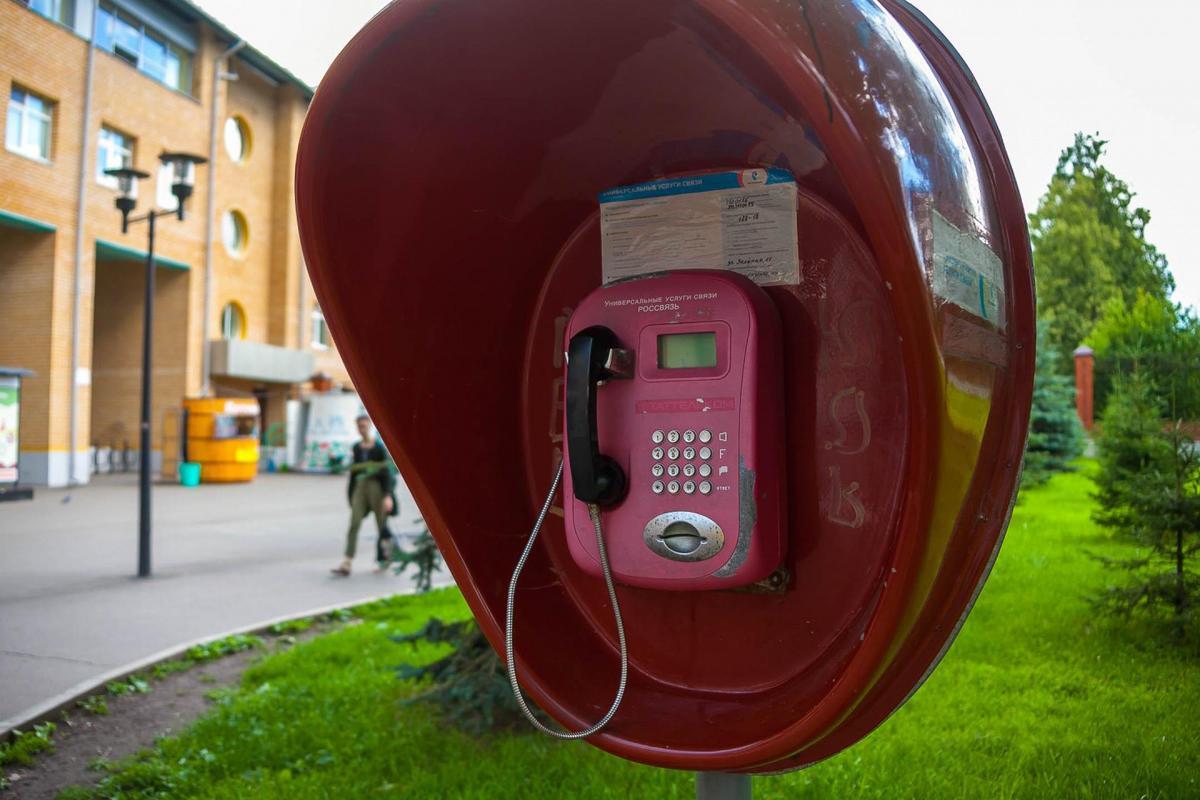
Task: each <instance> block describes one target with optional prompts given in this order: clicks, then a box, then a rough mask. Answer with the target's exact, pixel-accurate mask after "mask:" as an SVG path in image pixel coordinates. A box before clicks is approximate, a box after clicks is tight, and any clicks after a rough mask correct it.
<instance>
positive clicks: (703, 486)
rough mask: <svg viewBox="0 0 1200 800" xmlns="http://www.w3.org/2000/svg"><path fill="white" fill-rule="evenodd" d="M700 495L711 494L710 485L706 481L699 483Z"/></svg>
mask: <svg viewBox="0 0 1200 800" xmlns="http://www.w3.org/2000/svg"><path fill="white" fill-rule="evenodd" d="M700 494H712V484H711V483H709V482H708V481H700Z"/></svg>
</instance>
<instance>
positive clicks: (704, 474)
mask: <svg viewBox="0 0 1200 800" xmlns="http://www.w3.org/2000/svg"><path fill="white" fill-rule="evenodd" d="M720 436H721V441H725V440H726V437H727V434H725V433H722V434H720ZM681 439H682V440H683V443H684V444H685V445H687V444H690V443H692V442H696V441H697V440H699V441H700V442H701V443H705V442H711V441H712V440H713V432H712V431H710V430H708V429H707V428H705V429H701V430H699V431H696V430H683V431H680V430H677V429H667V430H655V431H654V432H652V433H651V434H650V441H651V443H652V444H653V445H654V446H653V447H652V449H651V450H650V455H651V457H652V458H653V459H654V464H653V465H652V466H651V467H650V473H651V475H653V477H654V478H655V480H654V482H653V483H651V484H650V490H651V491H652V492H654V494H664V493H666V494H680V493H683V494H685V495H691V494H696V493H699V494H701V495H709V494H712V492H713V485H712V482H711V481H708V480H700V481H699V482H697V481H693V480H691V478H695V477H697V476H698V477H699V478H701V479H704V478H709V477H711V476H712V474H713V468H712V464H710V463H709V459H711V458H712V455H713V452H712V448H710V447H705V446H701V447H699V448H696V447H691V446H685V447H683V448H682V449H680V448H679V447H676V446H671V447H667V448H665V449H664V448H663V447H661V446H659V445H662V444H664V443H666V444H671V445H674V444H675V443H677V442H679V441H680V440H681ZM697 459H698V460H697ZM681 474H682V477H683V478H684V479H685V480H683V481H682V482H680V481H679V480H676V479H677V478H679V477H680V476H681ZM663 477H666V478H668V479H669V480H667V481H666V482H664V481H662V480H658V479H659V478H663Z"/></svg>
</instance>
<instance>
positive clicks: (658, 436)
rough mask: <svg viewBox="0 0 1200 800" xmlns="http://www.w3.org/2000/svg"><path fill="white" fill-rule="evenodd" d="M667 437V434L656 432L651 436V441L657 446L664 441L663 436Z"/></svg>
mask: <svg viewBox="0 0 1200 800" xmlns="http://www.w3.org/2000/svg"><path fill="white" fill-rule="evenodd" d="M665 435H666V434H664V433H663V432H662V431H655V432H654V433H652V434H650V439H651V440H652V441H653V442H654V443H655V444H661V443H662V440H663V436H665Z"/></svg>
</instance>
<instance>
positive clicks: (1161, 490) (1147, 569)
mask: <svg viewBox="0 0 1200 800" xmlns="http://www.w3.org/2000/svg"><path fill="white" fill-rule="evenodd" d="M1103 430H1104V436H1103V438H1102V439H1101V440H1100V454H1101V472H1100V475H1099V477H1098V479H1097V485H1098V486H1099V487H1100V492H1099V495H1098V498H1097V499H1098V500H1099V501H1100V509H1099V510H1098V511H1097V512H1096V514H1095V518H1096V521H1097V522H1099V523H1100V524H1101V525H1104V526H1106V527H1108V528H1110V529H1112V530H1114V531H1115V532H1117V533H1118V534H1119V535H1121V536H1123V537H1126V538H1128V539H1130V540H1132V541H1133V542H1134V543H1136V544H1137V545H1139V548H1140V549H1139V551H1138V553H1137V555H1135V556H1134V557H1132V558H1122V559H1111V558H1101V559H1100V560H1101V561H1102V562H1103V563H1105V564H1106V565H1107V566H1110V567H1112V568H1114V569H1118V570H1121V571H1122V572H1123V573H1124V579H1123V580H1122V581H1121V582H1120V583H1119V584H1116V585H1110V586H1108V587H1107V588H1106V589H1105V590H1104V591H1103V592H1102V593H1101V594H1100V595H1099V596H1098V597H1097V598H1096V602H1097V604H1098V605H1099V606H1100V607H1101V608H1102V609H1105V610H1108V611H1111V612H1114V613H1117V614H1120V615H1122V616H1126V617H1128V616H1129V615H1131V614H1133V613H1134V612H1136V611H1145V612H1148V613H1149V614H1151V615H1156V616H1161V615H1162V613H1163V612H1166V613H1167V615H1168V616H1169V622H1170V627H1171V630H1172V633H1173V635H1174V637H1175V639H1176V640H1177V641H1180V642H1182V641H1184V640H1186V639H1188V638H1189V636H1190V635H1191V633H1192V632H1193V631H1194V629H1195V628H1196V623H1197V622H1198V621H1200V614H1198V613H1197V607H1196V606H1197V600H1198V599H1200V576H1198V575H1197V573H1196V570H1195V567H1194V562H1195V559H1196V556H1197V554H1198V553H1200V450H1198V449H1197V446H1196V444H1195V443H1194V442H1192V441H1191V439H1190V438H1188V437H1186V436H1184V435H1183V429H1182V425H1181V423H1179V422H1176V423H1174V424H1171V425H1169V426H1167V427H1166V428H1165V429H1164V425H1163V422H1162V417H1161V413H1160V401H1159V400H1158V398H1157V395H1156V394H1155V390H1154V388H1153V386H1152V384H1151V383H1150V382H1149V381H1148V380H1146V379H1144V377H1143V376H1142V375H1141V373H1137V372H1135V373H1134V374H1133V375H1131V376H1129V377H1127V378H1124V379H1122V380H1120V381H1118V382H1117V384H1116V387H1115V389H1114V391H1113V394H1112V398H1111V400H1110V401H1109V404H1108V408H1107V409H1105V413H1104V428H1103Z"/></svg>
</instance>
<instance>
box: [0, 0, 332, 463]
mask: <svg viewBox="0 0 1200 800" xmlns="http://www.w3.org/2000/svg"><path fill="white" fill-rule="evenodd" d="M0 93H2V95H3V98H4V100H5V104H6V108H7V113H6V115H5V118H4V123H3V124H4V143H5V146H4V147H3V148H2V149H0V364H5V365H9V366H15V367H23V368H26V369H31V370H33V371H34V372H35V373H36V375H35V376H34V377H33V378H30V379H27V380H26V382H25V386H24V395H23V402H22V424H21V459H22V480H23V482H27V483H39V484H49V485H62V484H65V483H68V482H69V480H70V479H71V476H72V475H73V479H74V480H75V481H76V482H83V481H86V480H87V479H88V475H89V455H88V453H89V447H90V446H92V445H94V444H98V445H100V446H110V445H115V446H120V445H121V443H122V442H125V441H128V442H129V443H130V444H131V445H132V446H134V447H136V443H137V439H138V416H139V403H140V381H141V332H142V330H141V329H142V322H141V320H142V316H141V315H142V294H143V290H144V284H143V272H144V262H145V253H144V248H145V246H146V230H145V225H144V224H142V225H136V226H131V227H130V230H129V232H128V233H127V234H122V233H121V226H120V214H119V212H118V211H117V210H116V209H115V208H114V205H113V201H114V199H115V197H116V192H115V182H114V181H112V180H111V179H110V178H109V177H108V176H105V175H104V174H103V170H104V169H106V168H109V167H115V166H122V165H124V164H128V165H130V166H134V167H136V168H138V169H141V170H144V171H146V172H149V173H151V178H150V179H148V180H143V181H142V182H141V187H140V191H139V199H138V208H137V210H135V212H134V213H135V214H137V213H140V212H144V211H146V210H147V209H149V208H150V207H151V206H152V205H154V204H159V205H160V206H161V207H165V208H173V207H174V205H175V201H174V198H172V197H171V193H170V185H169V178H168V177H166V176H164V175H162V174H160V168H159V163H158V154H159V153H160V152H162V151H163V150H182V151H188V152H192V153H196V154H200V155H204V156H205V157H207V158H209V160H210V163H209V164H207V165H204V166H200V167H199V168H198V169H197V176H196V191H195V194H194V195H193V196H192V198H191V199H190V200H189V201H188V205H187V212H188V214H187V218H186V219H185V220H184V221H183V222H179V221H178V220H176V219H174V218H164V219H161V220H160V221H159V222H158V226H157V236H156V246H155V253H156V256H157V257H158V269H157V271H156V273H155V284H156V286H155V324H154V329H153V339H154V361H153V373H154V396H153V403H154V409H153V416H152V420H153V424H154V427H155V445H154V446H155V447H156V448H157V447H158V443H157V435H158V429H159V428H160V421H161V420H162V418H163V412H164V410H165V409H167V408H168V407H170V406H178V405H179V404H180V402H181V400H182V398H184V397H185V396H198V395H205V394H209V395H217V396H239V397H247V396H257V397H258V398H259V401H260V404H261V405H262V407H263V411H264V424H265V425H269V424H271V423H272V422H281V421H282V420H283V416H284V412H283V408H284V404H285V401H286V400H287V399H288V398H289V397H296V396H297V395H298V393H299V392H301V391H302V388H303V386H304V383H305V381H306V380H307V379H308V377H309V376H310V375H311V374H312V373H313V372H314V371H321V372H326V373H328V374H330V375H332V376H333V378H334V380H335V381H336V382H347V380H348V379H347V376H346V373H345V369H344V368H343V367H342V364H341V360H340V359H339V358H338V355H337V352H336V349H335V348H334V347H333V344H332V342H331V341H330V340H329V335H328V331H327V329H326V328H325V325H324V320H323V318H322V317H321V315H320V310H319V309H318V308H317V306H316V304H315V301H314V299H313V293H312V287H311V286H310V284H309V283H308V276H307V272H306V271H305V269H304V264H303V261H302V256H301V253H300V244H299V238H298V234H297V229H296V220H295V214H294V210H293V189H292V173H293V166H294V158H295V152H296V144H297V139H298V137H299V135H300V127H301V124H302V122H303V120H304V114H305V111H306V109H307V107H308V102H309V100H310V99H311V97H312V89H311V88H310V87H308V86H307V85H306V84H304V83H303V82H302V81H300V80H299V79H297V78H296V77H295V76H293V75H291V74H290V73H289V72H287V71H286V70H285V69H283V68H282V67H280V66H279V65H277V64H275V63H274V62H272V61H271V60H270V59H268V58H267V57H266V56H264V55H263V54H262V53H259V52H257V51H256V50H254V49H253V48H252V47H250V46H247V45H246V44H245V43H244V42H242V41H241V40H240V39H239V38H238V37H237V36H236V34H234V33H232V32H231V31H229V30H228V29H227V28H225V27H224V26H222V25H221V24H220V23H219V22H217V21H216V20H215V19H213V18H212V17H210V16H208V15H207V14H206V13H205V12H204V11H202V10H201V9H200V8H198V7H197V6H195V5H193V4H192V3H190V2H187V0H0Z"/></svg>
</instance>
